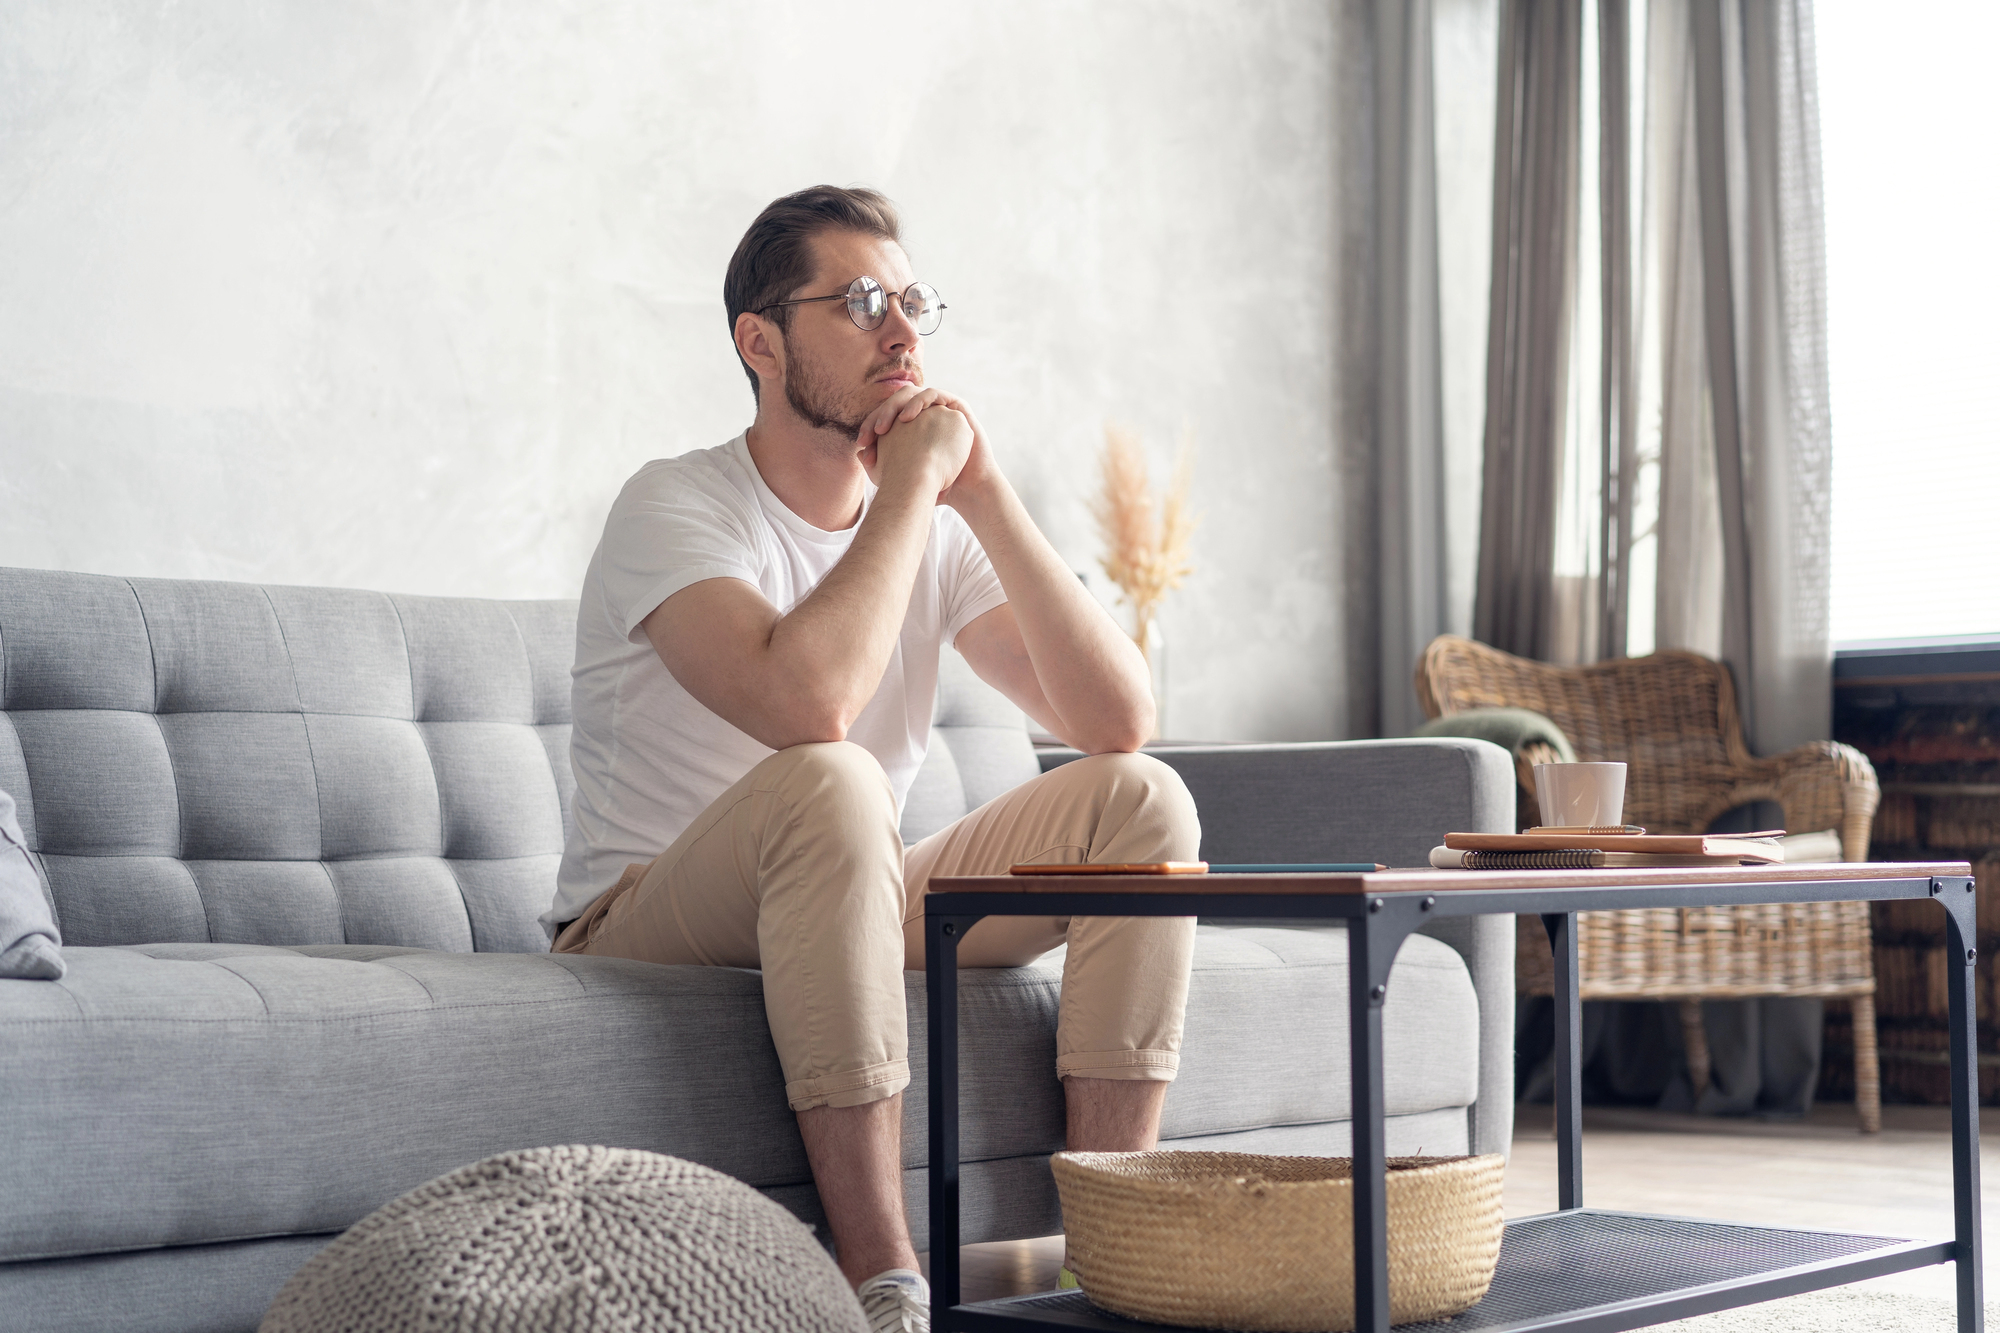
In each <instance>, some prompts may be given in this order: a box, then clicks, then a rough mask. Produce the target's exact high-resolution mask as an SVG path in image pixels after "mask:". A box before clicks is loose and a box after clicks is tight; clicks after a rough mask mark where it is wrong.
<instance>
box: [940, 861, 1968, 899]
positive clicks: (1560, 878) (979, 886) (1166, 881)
mask: <svg viewBox="0 0 2000 1333" xmlns="http://www.w3.org/2000/svg"><path fill="white" fill-rule="evenodd" d="M1971 873H1972V867H1971V865H1970V864H1968V863H1967V862H1964V861H1849V862H1833V861H1828V862H1819V863H1807V864H1803V865H1743V866H1654V867H1643V866H1633V867H1625V868H1618V869H1609V870H1433V869H1430V868H1428V867H1424V868H1421V869H1411V870H1378V871H1375V872H1374V873H1372V874H1366V875H1363V874H1344V875H1343V874H1320V875H1305V874H1275V875H939V876H936V877H935V878H933V879H932V880H931V883H930V891H931V892H932V893H1266V894H1271V893H1299V894H1307V893H1339V894H1350V893H1351V894H1362V893H1440V892H1448V891H1450V890H1453V889H1570V888H1575V889H1584V888H1589V889H1605V888H1634V889H1637V888H1646V887H1649V886H1654V885H1662V884H1702V883H1730V884H1743V883H1752V882H1757V881H1768V882H1776V883H1785V882H1798V881H1802V880H1803V881H1810V880H1829V879H1928V878H1930V877H1932V876H1943V875H1951V876H1960V875H1970V874H1971Z"/></svg>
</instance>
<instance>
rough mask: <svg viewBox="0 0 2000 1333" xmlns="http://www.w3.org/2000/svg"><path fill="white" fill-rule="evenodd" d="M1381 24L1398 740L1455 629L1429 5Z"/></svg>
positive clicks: (1420, 1)
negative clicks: (1425, 677) (1423, 665)
mask: <svg viewBox="0 0 2000 1333" xmlns="http://www.w3.org/2000/svg"><path fill="white" fill-rule="evenodd" d="M1374 20H1375V201H1376V204H1375V236H1376V311H1375V316H1376V336H1377V343H1376V347H1377V354H1376V355H1377V361H1376V375H1377V378H1376V420H1375V426H1376V451H1375V458H1376V464H1375V522H1376V551H1375V559H1376V571H1377V580H1378V586H1377V589H1376V596H1377V605H1378V606H1379V607H1380V624H1379V628H1378V634H1377V645H1378V653H1379V662H1378V664H1377V671H1378V672H1379V673H1380V674H1379V677H1378V679H1379V682H1380V710H1379V716H1378V718H1377V725H1378V727H1379V729H1380V731H1381V733H1382V734H1383V735H1388V736H1401V735H1407V734H1409V733H1410V732H1411V731H1413V730H1415V728H1416V726H1417V724H1418V723H1419V722H1421V721H1422V720H1423V713H1422V710H1421V709H1419V708H1418V706H1417V701H1416V694H1415V691H1414V690H1413V689H1412V687H1411V683H1410V682H1411V679H1412V676H1413V674H1414V672H1415V670H1416V662H1417V658H1418V656H1419V655H1420V654H1421V653H1422V652H1423V650H1424V645H1425V644H1427V643H1429V642H1430V641H1431V640H1432V639H1433V638H1435V637H1437V636H1438V635H1439V634H1441V633H1443V632H1444V631H1445V629H1446V627H1447V626H1446V615H1447V613H1446V600H1447V593H1446V569H1445V559H1446V555H1445V542H1446V533H1447V527H1448V525H1447V522H1446V517H1445V459H1444V427H1443V406H1442V402H1441V398H1440V388H1439V317H1438V207H1437V158H1436V147H1435V124H1436V122H1435V114H1434V101H1433V83H1432V57H1431V0H1407V3H1404V2H1402V0H1386V2H1384V3H1378V4H1377V5H1376V6H1375V10H1374Z"/></svg>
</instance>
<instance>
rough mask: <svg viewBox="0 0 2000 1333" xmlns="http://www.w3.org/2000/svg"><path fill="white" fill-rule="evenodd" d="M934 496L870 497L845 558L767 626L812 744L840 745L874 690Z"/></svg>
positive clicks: (888, 489)
mask: <svg viewBox="0 0 2000 1333" xmlns="http://www.w3.org/2000/svg"><path fill="white" fill-rule="evenodd" d="M935 504H936V499H935V496H934V495H928V494H923V493H921V492H920V490H919V489H918V488H916V487H913V486H908V485H892V486H885V487H884V488H883V489H882V490H881V491H879V492H877V493H876V496H875V499H874V502H873V503H872V504H870V505H869V507H868V513H867V515H866V516H865V517H864V518H863V519H862V521H861V526H860V528H859V529H858V530H857V531H856V532H855V534H854V542H853V544H852V545H851V546H849V547H848V549H847V554H846V555H844V556H842V557H841V558H840V563H838V564H836V565H835V566H834V567H833V568H832V569H831V570H829V571H828V572H827V575H826V577H825V578H824V579H822V580H820V584H819V586H818V587H817V588H815V589H813V591H812V593H811V594H810V595H809V596H807V597H806V598H805V599H804V600H803V601H801V602H800V603H799V604H798V605H797V606H795V607H793V608H792V610H791V611H790V612H789V613H787V614H786V615H784V616H782V617H780V618H779V620H778V621H777V623H776V624H774V625H773V626H772V627H771V640H770V645H769V648H768V652H769V653H770V655H771V661H772V663H773V665H775V666H776V667H777V668H778V673H779V675H780V676H781V677H782V679H783V682H784V688H788V689H789V690H791V691H792V692H793V695H794V697H795V698H797V699H799V700H800V702H801V705H802V708H803V711H804V714H805V716H804V717H802V719H801V721H802V722H804V723H807V724H808V725H807V728H806V729H807V730H808V731H811V732H814V733H816V734H815V735H814V736H813V737H812V738H813V739H841V738H844V737H845V735H846V732H847V728H848V727H849V726H850V725H852V724H853V722H854V719H855V718H856V717H857V716H859V715H860V713H861V710H862V709H863V708H866V707H867V706H868V701H869V700H870V699H872V698H874V697H875V692H876V690H877V689H879V688H880V687H881V684H882V673H883V672H884V671H886V670H887V669H888V666H889V656H890V654H891V653H893V652H894V651H895V647H896V641H897V639H898V637H899V636H900V635H901V634H902V631H903V619H904V616H905V615H906V614H907V613H908V611H909V606H910V590H911V588H912V587H913V586H914V585H915V583H916V578H917V569H918V567H919V566H920V565H921V564H922V561H923V555H924V548H925V546H926V545H927V544H928V543H929V541H930V529H931V511H932V509H933V508H934V507H935Z"/></svg>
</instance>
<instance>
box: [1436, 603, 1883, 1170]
mask: <svg viewBox="0 0 2000 1333" xmlns="http://www.w3.org/2000/svg"><path fill="white" fill-rule="evenodd" d="M1417 697H1418V699H1419V700H1420V701H1421V702H1422V704H1423V706H1424V709H1425V711H1426V712H1427V713H1428V714H1429V715H1430V716H1432V717H1438V716H1440V715H1442V714H1445V713H1457V712H1462V711H1464V710H1466V709H1469V708H1494V707H1506V706H1511V707H1516V708H1529V709H1533V710H1534V711H1536V712H1538V713H1541V714H1544V715H1545V716H1547V717H1548V718H1550V719H1551V720H1552V721H1554V722H1555V724H1556V725H1557V726H1558V727H1560V728H1562V730H1563V732H1564V733H1565V734H1566V735H1567V736H1568V737H1569V739H1570V743H1571V744H1572V745H1574V746H1575V747H1576V752H1577V758H1578V759H1581V760H1623V761H1625V762H1626V763H1627V764H1628V765H1629V768H1628V769H1627V771H1626V784H1625V819H1626V821H1627V822H1628V823H1634V824H1641V825H1644V826H1645V828H1646V829H1647V831H1648V832H1652V833H1700V832H1703V831H1705V830H1706V829H1707V828H1708V826H1709V825H1710V824H1711V823H1712V822H1713V821H1714V820H1715V819H1716V817H1717V816H1719V815H1721V814H1722V813H1724V812H1725V811H1728V810H1731V809H1734V808H1735V807H1737V806H1740V805H1745V804H1748V803H1749V802H1751V801H1759V800H1770V801H1776V802H1777V803H1778V805H1779V806H1780V807H1782V808H1783V810H1784V812H1785V822H1786V826H1787V827H1788V828H1790V829H1792V830H1794V831H1797V832H1809V831H1814V830H1819V829H1829V828H1830V829H1837V830H1838V831H1839V833H1840V840H1841V849H1842V853H1843V855H1844V856H1845V858H1846V859H1847V860H1849V861H1863V860H1866V859H1867V857H1868V831H1869V826H1870V824H1871V823H1872V822H1873V821H1874V818H1875V807H1876V805H1877V803H1878V802H1879V801H1880V799H1881V793H1880V789H1879V788H1878V787H1877V786H1876V782H1875V770H1874V768H1873V767H1872V766H1871V765H1870V764H1869V762H1868V760H1867V757H1866V756H1864V755H1862V754H1861V752H1860V751H1858V750H1855V749H1853V748H1852V747H1850V746H1846V745H1839V744H1835V743H1834V742H1832V741H1815V742H1813V743H1812V744H1810V745H1802V746H1800V747H1799V748H1798V749H1796V750H1792V751H1789V752H1788V753H1785V754H1782V755H1776V756H1774V757H1772V758H1768V759H1760V758H1758V757H1756V756H1755V755H1752V754H1751V753H1750V751H1749V748H1748V747H1747V746H1746V745H1745V744H1744V741H1743V724H1742V722H1741V720H1740V719H1739V718H1738V716H1737V713H1736V693H1735V689H1734V686H1733V685H1732V684H1731V681H1730V676H1729V671H1728V669H1727V668H1725V667H1724V666H1723V665H1722V664H1721V663H1718V662H1713V661H1710V660H1709V659H1708V658H1705V657H1701V656H1698V655H1696V654H1694V653H1686V652H1662V653H1655V654H1653V655H1652V656H1651V657H1642V658H1632V659H1623V660H1616V661H1610V662H1601V663H1598V664H1597V665H1595V666H1586V667H1555V666H1550V665H1548V664H1546V663H1543V662H1531V661H1528V660H1527V659H1525V658H1519V657H1514V656H1511V655H1510V654H1507V653H1503V652H1500V651H1499V650H1497V649H1494V648H1489V647H1487V646H1486V645H1485V644H1481V643H1474V642H1472V641H1471V640H1469V639H1462V638H1458V637H1456V636H1453V635H1445V636H1443V637H1440V638H1438V639H1435V640H1433V641H1432V643H1431V645H1430V647H1428V648H1427V649H1425V650H1424V656H1423V660H1422V662H1420V663H1419V664H1418V667H1417ZM1548 757H1550V758H1552V757H1553V756H1548ZM1534 758H1535V756H1530V755H1522V756H1518V757H1517V763H1518V767H1519V769H1520V773H1521V776H1522V778H1523V779H1524V781H1525V780H1526V779H1527V778H1528V777H1529V770H1528V765H1529V763H1530V761H1531V760H1533V759H1534ZM1533 800H1534V797H1533V788H1532V785H1530V786H1528V787H1527V788H1526V792H1525V794H1524V796H1523V798H1522V805H1523V810H1524V813H1529V814H1531V813H1532V811H1533ZM1578 918H1579V919H1578V926H1577V942H1578V952H1579V954H1580V957H1581V964H1582V972H1581V980H1582V993H1583V998H1584V999H1587V1000H1678V1001H1680V1013H1681V1022H1682V1027H1683V1030H1684V1032H1685V1033H1686V1036H1687V1047H1688V1069H1689V1073H1690V1074H1691V1075H1692V1076H1693V1079H1694V1084H1695V1087H1696V1088H1697V1090H1699V1089H1700V1088H1702V1087H1705V1086H1706V1085H1707V1082H1708V1064H1709V1061H1708V1044H1707V1040H1706V1037H1705V1036H1704V1034H1703V1030H1702V1024H1701V1006H1700V1002H1701V1001H1702V1000H1704V999H1743V998H1748V997H1752V996H1766V995H1770V996H1814V997H1823V998H1827V999H1836V998H1841V999H1846V1000H1847V1001H1848V1003H1849V1005H1850V1007H1851V1010H1852V1013H1853V1020H1854V1102H1855V1109H1856V1111H1857V1112H1858V1114H1859V1117H1860V1121H1861V1130H1862V1132H1863V1133H1867V1134H1872V1133H1874V1132H1876V1131H1877V1130H1879V1129H1880V1128H1881V1126H1882V1092H1881V1072H1880V1066H1879V1065H1878V1063H1877V1057H1876V1048H1875V968H1874V958H1873V954H1872V950H1871V945H1870V939H1869V930H1868V904H1866V903H1801V904H1780V905H1770V906H1751V907H1719V908H1690V909H1679V910H1674V909H1666V910H1656V911H1644V910H1635V911H1628V912H1583V913H1579V914H1578ZM1518 960H1519V961H1518V964H1517V975H1518V977H1519V983H1518V984H1519V986H1520V989H1521V991H1522V992H1523V993H1524V994H1530V995H1548V994H1551V993H1552V991H1553V977H1552V975H1551V968H1550V959H1549V948H1548V941H1547V939H1546V938H1545V937H1544V936H1543V934H1542V931H1541V928H1540V923H1539V922H1537V921H1534V920H1532V919H1530V918H1527V917H1523V918H1521V920H1520V931H1519V947H1518Z"/></svg>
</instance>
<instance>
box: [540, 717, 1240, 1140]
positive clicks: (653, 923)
mask: <svg viewBox="0 0 2000 1333" xmlns="http://www.w3.org/2000/svg"><path fill="white" fill-rule="evenodd" d="M1200 844H1201V826H1200V823H1199V821H1198V820H1197V819H1196V817H1195V810H1194V801H1193V800H1192V799H1191V798H1190V797H1189V796H1188V793H1187V788H1186V787H1184V786H1182V785H1181V781H1180V778H1179V776H1178V775H1177V774H1176V773H1175V772H1174V771H1173V770H1172V769H1170V768H1168V767H1167V766H1166V765H1165V764H1162V763H1160V762H1159V761H1158V760H1157V759H1153V758H1150V757H1149V756H1146V755H1135V754H1106V755H1096V756H1093V757H1091V758H1087V759H1079V760H1076V761H1074V762H1072V763H1068V764H1064V765H1062V766H1061V767H1060V768H1056V769H1054V770H1052V771H1050V772H1048V773H1044V774H1043V775H1042V776H1040V777H1038V778H1035V779H1033V780H1031V781H1029V782H1024V783H1022V784H1021V785H1020V786H1019V787H1016V788H1014V790H1012V791H1010V792H1007V793H1006V794H1005V795H1003V796H1000V797H999V798H997V799H995V800H993V801H989V802H988V803H987V804H985V805H983V806H981V807H980V808H979V809H977V810H974V811H973V812H972V813H971V814H968V815H966V816H965V817H964V818H963V819H960V820H958V821H957V822H956V823H954V824H952V825H950V826H949V827H947V828H945V829H942V830H940V831H939V832H937V833H935V834H932V835H931V836H930V837H928V838H925V839H924V840H923V841H922V842H919V843H917V844H916V845H915V846H913V847H910V848H909V849H907V851H906V850H905V849H904V847H903V842H902V839H901V837H900V836H899V835H898V834H897V831H896V801H895V795H894V793H893V792H892V791H891V790H890V787H889V779H888V778H887V776H886V775H884V773H883V772H882V767H881V765H880V764H878V763H877V762H876V760H875V757H874V756H873V755H871V754H869V753H868V751H866V750H864V749H862V748H861V747H860V746H858V745H852V744H849V743H847V742H844V741H842V742H834V743H828V744H813V745H799V746H794V747H793V748H791V749H788V750H780V751H779V752H778V753H776V754H774V755H772V756H771V757H770V758H768V759H766V760H764V761H763V762H762V763H760V764H758V765H757V766H756V767H755V768H753V769H751V770H750V772H749V773H747V774H745V775H744V777H743V779H742V780H741V781H740V782H738V783H736V785H735V786H733V787H731V788H730V789H729V790H728V791H726V792H724V793H723V794H722V795H721V796H720V797H718V798H717V799H716V801H715V803H714V804H713V805H711V806H709V808H708V809H707V810H705V811H704V812H703V813H702V815H701V817H700V818H699V819H697V820H695V822H694V823H693V824H691V825H689V827H688V829H687V831H686V832H685V833H683V834H682V835H681V836H680V837H679V838H678V839H676V840H675V842H674V845H673V846H671V847H669V848H667V850H666V851H664V852H662V853H661V854H660V855H659V856H658V857H656V858H655V859H654V860H653V862H652V864H650V865H647V866H633V867H632V868H631V869H629V870H628V871H627V872H626V874H625V876H624V877H623V878H622V879H620V880H619V882H618V884H617V885H616V886H615V887H614V888H612V889H611V890H609V891H608V892H606V893H605V894H603V895H602V896H601V897H599V898H598V899H597V900H596V901H595V902H593V903H592V904H591V905H590V908H589V909H588V910H587V911H586V912H585V913H584V914H583V915H582V916H581V917H579V918H577V919H576V920H575V921H574V922H572V923H570V925H569V926H568V927H567V928H566V929H564V931H563V932H562V934H561V935H560V936H558V937H557V940H556V943H555V952H557V953H588V954H600V955H604V956H608V957H613V958H637V959H641V960H643V961H646V962H653V963H697V964H705V965H707V966H711V967H754V968H761V969H762V970H763V973H764V1009H765V1013H766V1015H767V1016H768V1017H769V1020H770V1024H771V1036H772V1038H773V1040H774V1041H775V1042H776V1044H777V1048H778V1059H779V1062H780V1063H781V1064H782V1065H783V1066H784V1070H785V1095H786V1097H787V1098H788V1099H789V1100H790V1102H791V1106H792V1109H793V1110H795V1111H803V1110H807V1109H809V1108H811V1107H815V1106H860V1105H862V1104H864V1103H867V1102H872V1101H879V1100H881V1099H883V1098H886V1097H891V1096H894V1095H895V1094H896V1093H898V1092H901V1091H902V1090H903V1088H904V1087H906V1086H907V1085H908V1084H909V1081H910V1062H909V1021H908V1015H907V1011H906V1010H905V1008H904V998H903V971H904V969H905V968H910V969H913V970H918V971H921V970H922V968H923V966H924V937H923V912H924V908H923V896H924V893H925V890H926V888H927V886H928V884H929V882H930V878H931V876H933V875H992V874H1002V873H1005V871H1006V869H1007V867H1009V866H1011V865H1018V864H1023V863H1029V862H1043V863H1051V864H1056V863H1062V864H1074V863H1077V862H1084V861H1098V862H1127V861H1188V860H1193V859H1194V858H1195V856H1196V855H1197V854H1198V851H1199V848H1200ZM1065 943H1067V944H1068V945H1069V952H1068V955H1067V957H1066V958H1065V960H1064V963H1063V989H1062V1010H1061V1014H1060V1017H1059V1018H1058V1020H1057V1026H1056V1070H1055V1072H1056V1075H1057V1077H1059V1078H1067V1077H1070V1076H1072V1075H1076V1076H1082V1077H1087V1078H1123V1079H1155V1080H1160V1081H1168V1080H1171V1079H1172V1078H1173V1076H1174V1074H1175V1072H1176V1070H1177V1069H1178V1068H1179V1064H1180V1044H1181V1020H1182V1015H1183V1013H1184V1012H1185V1010H1186V1007H1187V989H1188V971H1189V968H1190V966H1191V964H1192V961H1193V955H1194V920H1193V918H1191V917H1174V918H1161V917H1150V918H1149V917H1075V918H1069V917H988V918H986V919H985V920H983V921H981V922H980V923H979V924H978V925H976V926H974V927H973V928H972V929H971V930H970V931H968V932H967V933H966V936H965V939H964V940H963V941H962V942H961V943H960V944H959V949H958V961H959V966H961V967H1018V966H1020V965H1022V964H1025V963H1029V962H1032V961H1034V960H1035V959H1036V958H1039V957H1040V956H1041V955H1043V954H1045V953H1047V952H1049V951H1050V950H1051V949H1054V948H1056V947H1058V946H1059V945H1062V944H1065Z"/></svg>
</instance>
